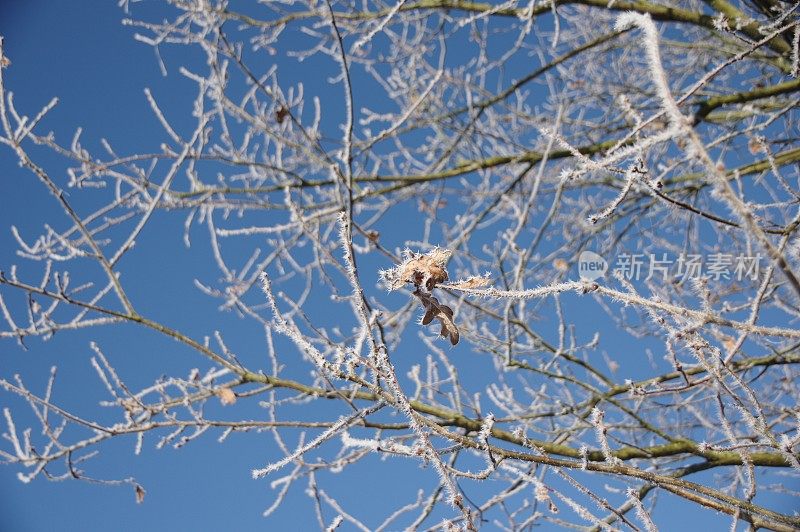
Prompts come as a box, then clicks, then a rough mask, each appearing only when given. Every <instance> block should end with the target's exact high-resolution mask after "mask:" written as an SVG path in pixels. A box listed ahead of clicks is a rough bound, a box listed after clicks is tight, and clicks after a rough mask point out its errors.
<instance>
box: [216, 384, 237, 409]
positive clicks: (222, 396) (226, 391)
mask: <svg viewBox="0 0 800 532" xmlns="http://www.w3.org/2000/svg"><path fill="white" fill-rule="evenodd" d="M214 393H215V394H216V395H217V397H219V402H220V403H222V404H223V405H224V406H228V405H232V404H233V403H235V402H236V394H235V393H233V390H231V389H230V388H218V389H217V391H216V392H214Z"/></svg>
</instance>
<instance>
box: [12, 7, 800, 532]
mask: <svg viewBox="0 0 800 532" xmlns="http://www.w3.org/2000/svg"><path fill="white" fill-rule="evenodd" d="M115 4H116V2H113V1H110V0H103V1H101V0H80V1H72V2H68V1H63V0H53V1H46V0H17V1H14V0H10V1H9V0H3V1H2V2H0V34H2V35H3V36H4V37H5V52H6V55H7V56H8V57H9V58H10V59H11V61H12V66H11V67H10V68H8V69H7V70H6V71H5V75H6V83H7V86H8V88H9V89H10V90H13V91H14V93H15V102H16V105H17V107H18V108H19V109H21V110H24V112H25V113H27V114H35V112H36V111H37V110H38V109H39V108H40V107H41V106H42V105H44V104H46V103H47V102H48V101H49V100H50V99H51V98H52V97H53V96H58V97H59V99H60V103H59V105H58V107H57V108H56V109H55V110H54V111H53V112H52V114H51V116H50V117H49V118H48V120H47V121H46V123H45V129H52V130H54V131H55V133H56V136H57V138H59V139H60V140H62V141H64V142H65V141H67V139H69V138H71V136H72V134H73V132H74V129H75V127H76V126H81V127H83V130H84V134H83V139H84V142H85V143H86V144H87V145H88V146H90V147H91V148H92V149H96V148H98V147H99V143H98V140H99V139H100V138H101V137H105V138H108V139H109V141H111V143H112V145H114V146H115V147H117V148H119V151H120V152H122V153H133V152H139V151H157V150H158V149H159V148H158V146H159V144H160V143H161V142H162V140H163V133H162V130H161V128H160V126H159V125H158V122H157V121H156V119H155V117H154V116H153V115H152V113H151V112H150V109H149V107H148V105H147V102H146V100H145V97H144V93H143V89H144V87H149V88H151V90H152V91H153V93H154V94H155V95H156V97H157V98H158V99H159V101H160V102H163V103H164V105H165V107H166V108H168V109H170V111H171V113H172V114H171V118H173V119H175V120H176V123H177V124H178V125H180V124H184V125H186V127H191V122H190V121H189V119H190V116H189V113H190V109H191V98H192V97H193V91H192V86H191V84H190V83H188V82H187V81H186V80H184V79H183V78H182V77H180V76H179V75H177V72H176V71H175V67H177V66H178V65H180V64H181V62H182V61H183V60H184V59H185V60H187V61H193V60H195V59H196V58H191V57H188V58H183V57H181V56H180V55H179V52H175V51H169V52H167V53H166V54H165V59H166V62H167V66H168V68H169V67H173V68H172V69H171V70H170V74H169V75H168V76H167V77H162V76H161V74H160V71H159V68H158V64H157V62H156V59H155V56H154V53H153V50H152V48H150V47H149V46H146V45H144V44H142V43H138V42H135V41H134V40H133V39H132V33H133V31H132V30H131V29H130V28H127V27H123V26H122V25H121V24H120V20H121V19H122V18H123V16H124V14H123V13H122V10H121V9H119V8H118V7H116V5H115ZM133 8H134V9H135V10H137V12H138V13H141V14H143V16H145V15H144V14H145V13H147V15H146V16H148V17H149V18H155V19H158V18H160V17H159V16H158V13H159V10H160V9H161V7H160V5H159V3H158V2H151V1H144V2H140V3H135V4H133ZM306 68H311V67H306ZM300 74H301V73H300V72H298V77H301V76H300ZM328 74H335V72H329V73H328ZM317 78H318V79H317V81H318V83H319V86H318V87H316V88H317V90H323V88H321V87H323V86H324V83H325V80H324V76H317ZM314 88H315V87H314V86H313V85H311V89H312V90H313V89H314ZM327 90H330V91H333V92H334V94H335V98H337V99H338V98H339V95H340V91H341V88H340V87H339V86H335V87H332V88H329V89H327ZM364 97H365V98H366V97H368V96H364ZM182 121H183V122H182ZM42 161H43V162H53V159H52V158H50V156H48V155H44V156H43V159H42ZM54 164H59V163H54ZM0 184H2V193H1V194H0V268H2V269H6V268H8V267H9V265H10V264H13V263H20V262H21V259H19V258H18V257H17V256H16V255H15V254H14V250H15V249H16V242H15V241H14V240H13V238H12V236H11V233H10V231H9V229H8V228H9V226H10V225H11V224H15V225H16V226H17V227H18V228H19V230H20V233H21V234H22V235H23V236H25V235H29V236H32V235H34V234H36V232H37V231H39V230H40V229H41V227H42V224H43V221H44V220H48V221H50V220H53V221H60V223H61V224H66V223H67V220H66V219H65V218H63V217H61V218H59V213H58V207H57V205H56V203H55V201H54V200H53V198H52V197H51V196H49V195H47V194H46V193H45V191H44V188H43V187H42V185H41V184H40V183H39V182H38V181H36V179H35V178H34V177H33V176H32V175H31V174H29V173H28V172H26V171H23V170H21V169H20V168H19V167H18V166H17V164H16V161H15V160H14V158H13V156H12V154H11V152H10V151H9V150H8V149H7V148H6V147H0ZM77 201H79V200H77ZM78 205H80V203H78ZM182 223H183V218H182V217H181V216H176V217H170V216H160V215H159V216H156V217H155V218H154V220H153V221H152V224H151V225H150V226H149V227H148V228H147V230H146V233H145V235H144V237H143V238H142V239H140V240H141V246H140V247H138V248H137V249H136V251H135V253H132V254H131V255H130V257H126V259H125V261H124V265H123V267H122V271H123V275H124V276H125V277H124V279H125V282H126V286H128V287H129V288H128V290H129V292H130V293H131V294H134V296H135V297H136V299H137V302H140V304H141V306H140V310H141V311H142V312H143V313H144V314H146V315H149V316H151V317H153V318H154V319H158V320H163V321H164V322H165V323H168V324H169V325H170V326H172V327H175V328H177V329H180V330H182V331H185V332H187V333H188V334H190V335H192V336H194V337H195V338H202V337H203V336H204V335H208V334H211V332H212V331H213V330H214V329H219V330H222V331H225V332H226V333H227V336H226V340H227V341H228V343H229V346H230V347H231V348H232V350H233V351H234V352H236V353H237V354H239V355H240V356H242V357H243V358H245V359H246V360H247V361H248V362H250V363H251V364H252V365H254V366H257V364H258V363H259V362H258V361H259V360H262V358H260V357H263V353H264V345H263V334H261V332H260V331H258V330H257V329H256V328H253V326H252V325H245V324H243V323H242V320H239V319H237V318H236V317H235V316H233V315H231V314H224V313H219V312H217V311H216V310H215V309H216V305H217V302H216V301H212V300H209V298H207V297H205V296H203V295H202V294H200V293H199V292H198V291H197V290H196V289H195V288H194V286H193V284H192V276H198V277H200V278H203V276H208V277H211V276H215V275H217V274H216V273H215V272H214V271H212V270H211V269H208V270H199V271H198V270H197V268H194V269H193V271H194V273H193V275H192V276H189V277H186V276H182V275H181V273H182V272H183V271H184V270H186V269H188V268H190V267H192V266H194V265H197V264H200V263H203V264H205V263H208V262H209V258H208V248H207V246H206V245H205V244H204V243H203V241H202V239H200V238H198V239H195V242H196V245H194V246H193V247H192V248H191V249H190V250H187V249H185V248H184V247H183V245H182V243H181V238H180V237H181V231H180V228H181V227H182ZM387 223H388V224H389V225H387V226H386V227H385V228H384V229H385V231H386V234H387V235H390V236H391V235H392V233H393V232H395V233H396V232H397V231H398V226H400V225H404V224H405V223H406V221H403V224H398V221H397V220H395V222H393V223H394V224H395V225H391V222H387ZM62 227H63V225H62ZM161 233H163V234H164V235H167V236H166V237H164V238H153V237H154V236H158V235H159V234H161ZM145 237H150V238H145ZM399 242H400V238H399V237H398V239H397V241H396V242H395V243H394V244H395V245H397V244H399ZM245 259H246V257H245ZM378 266H381V267H385V266H386V264H379V265H378ZM565 308H566V309H567V312H569V311H574V314H573V316H574V317H575V321H576V323H578V322H581V321H583V322H585V323H586V322H595V323H597V322H598V321H599V320H602V319H605V318H597V313H596V312H593V311H592V310H590V309H587V308H586V306H585V305H584V306H583V307H582V306H581V304H580V303H577V304H572V303H571V302H570V301H567V302H566V303H565ZM595 310H596V309H595ZM609 325H610V323H609ZM595 327H597V325H595ZM89 340H96V341H98V343H100V344H101V346H102V347H103V348H104V351H105V352H106V353H107V354H108V355H109V357H110V358H112V361H113V362H114V364H115V365H116V366H117V369H118V371H119V372H120V374H122V375H123V376H124V377H125V378H126V379H127V380H128V381H129V383H130V384H131V386H133V387H136V386H143V385H146V384H147V383H149V382H152V381H153V379H155V378H157V377H158V376H159V375H161V374H172V373H175V374H178V375H186V374H188V372H189V370H190V369H191V368H193V367H201V368H203V369H205V368H206V367H207V366H206V365H205V361H203V360H199V359H198V358H197V357H196V355H195V354H193V353H191V352H190V351H189V350H188V349H184V348H181V347H179V346H177V345H176V344H175V343H171V342H166V341H163V340H161V339H159V338H155V337H153V335H150V334H143V333H142V332H141V331H140V330H137V329H135V328H133V327H129V326H124V327H117V328H107V329H98V330H92V331H89V332H74V333H69V334H64V335H63V337H61V336H60V335H59V337H57V338H56V341H51V342H42V341H41V340H39V339H36V338H32V339H29V340H28V341H27V343H28V347H29V349H28V350H23V349H21V348H19V347H18V346H16V345H15V344H13V343H12V342H4V343H2V344H0V375H1V376H2V377H4V378H10V376H11V375H13V374H14V373H19V374H20V375H21V376H22V377H23V378H24V379H25V381H26V383H28V384H29V385H30V386H31V388H33V389H34V390H36V391H41V390H42V387H43V386H44V383H45V381H46V377H47V374H48V371H49V368H50V367H51V366H52V365H58V366H59V380H58V381H57V382H58V384H57V390H56V391H57V397H58V400H59V401H61V404H64V405H65V406H69V407H72V408H75V409H77V410H79V411H81V412H87V413H96V412H97V410H98V408H97V406H96V401H97V399H98V398H101V399H105V398H106V397H105V396H104V395H103V393H104V392H103V389H102V387H101V384H100V383H99V382H98V381H97V379H96V377H95V374H94V372H93V370H92V368H91V366H90V365H89V357H90V356H91V351H90V349H89ZM612 345H613V344H612ZM632 345H635V341H634V340H633V339H630V340H629V343H628V344H625V343H624V341H623V340H619V343H618V344H617V346H618V347H620V348H623V347H627V346H632ZM462 360H463V361H464V369H463V370H462V372H463V373H462V374H463V375H465V379H468V380H469V379H473V380H476V381H478V380H479V379H480V377H481V372H480V368H481V367H482V366H481V364H482V363H483V362H480V361H476V360H475V357H472V356H471V355H470V353H469V351H468V350H467V349H466V348H465V349H464V354H463V359H462ZM637 364H639V362H637V361H630V364H628V365H627V366H626V367H625V368H624V369H623V371H630V372H631V374H632V375H633V376H637V374H639V373H641V372H642V371H644V370H645V369H646V366H644V361H641V365H639V366H637ZM470 368H472V369H473V370H474V371H473V372H472V373H470V371H469V370H470ZM302 371H305V370H302ZM398 373H400V374H403V371H398ZM476 389H477V387H476ZM79 391H80V393H78V392H79ZM315 404H316V403H315ZM0 406H11V407H13V409H14V411H15V412H23V411H24V409H25V405H24V403H22V402H20V401H18V400H17V399H15V398H13V397H10V396H9V395H8V394H5V393H0ZM215 406H216V407H217V408H220V410H219V412H216V413H218V414H219V415H221V416H223V415H224V414H225V412H224V411H223V410H222V409H221V407H219V406H218V405H212V406H210V407H209V408H214V407H215ZM315 408H316V407H315ZM331 408H333V407H331ZM331 412H338V410H331V411H330V412H328V411H325V412H321V411H314V412H310V413H309V417H310V418H318V419H326V417H327V418H330V417H331V416H332V415H335V414H331ZM96 415H97V416H100V415H101V414H96ZM253 415H254V416H255V415H258V410H255V409H254V410H253ZM90 417H91V416H90ZM334 419H335V418H334ZM26 421H27V422H32V420H31V419H26V418H25V417H24V415H21V416H20V418H19V419H17V425H18V428H19V427H21V426H24V425H25V423H26ZM0 424H4V422H3V421H0ZM4 429H5V427H4V426H3V430H4ZM133 443H134V442H133V439H120V441H115V442H112V443H111V444H110V445H106V446H104V447H103V449H102V453H101V454H100V456H99V457H98V458H96V459H94V460H93V461H92V462H90V464H89V465H87V474H88V475H89V476H95V477H99V478H109V479H116V478H125V477H127V476H133V477H135V478H136V479H137V481H138V482H140V483H141V484H142V485H143V486H144V488H145V489H146V490H147V496H146V499H145V502H144V503H143V504H141V505H137V504H136V503H135V498H134V493H133V490H132V489H131V488H130V487H129V486H122V487H104V486H98V485H95V484H91V483H84V482H74V481H67V482H59V483H51V482H46V481H45V480H44V479H42V478H39V479H37V480H36V481H34V482H33V483H31V484H27V485H26V484H22V483H20V482H18V481H17V480H16V478H15V474H16V471H15V470H13V469H12V468H10V467H5V468H0V530H3V531H5V530H9V531H17V530H22V531H26V530H37V531H38V530H76V531H77V530H82V531H86V530H213V529H218V530H228V529H239V530H250V529H256V528H261V529H270V530H280V529H288V528H312V527H315V523H316V520H315V518H314V516H313V510H312V509H311V504H310V502H309V499H308V497H307V496H306V495H305V494H304V493H303V492H302V488H304V487H305V486H302V487H301V486H296V487H295V488H294V489H293V491H292V493H291V495H290V497H289V499H288V501H287V504H285V505H284V507H283V508H282V509H281V510H280V511H279V512H277V513H276V514H275V515H274V516H273V517H271V518H270V519H269V520H265V519H263V518H262V517H261V515H260V514H261V512H262V511H263V510H264V509H265V508H267V507H268V506H269V505H270V504H271V502H272V496H273V494H274V491H273V490H272V489H270V487H269V482H270V480H271V479H269V478H268V479H266V480H260V481H253V480H251V479H250V471H251V469H252V468H255V467H263V466H264V465H266V463H268V461H270V458H274V457H275V456H276V454H275V448H274V443H273V441H272V439H271V438H270V437H269V436H268V435H260V436H259V435H255V434H244V435H234V436H232V437H231V438H230V439H229V440H228V441H227V442H225V443H224V444H218V443H217V442H216V435H214V434H212V435H206V436H204V437H203V438H202V439H201V440H199V441H197V442H194V443H193V444H190V445H187V446H186V447H185V448H183V449H181V450H177V451H176V450H173V449H171V448H166V449H163V450H156V449H155V448H154V445H155V441H154V440H153V439H152V438H151V439H149V440H147V441H146V443H145V446H144V450H143V452H142V454H141V455H140V456H138V457H137V456H134V455H133ZM376 474H378V475H380V476H381V479H385V478H387V477H388V478H390V479H391V482H384V481H382V482H381V485H382V486H383V487H382V488H381V490H382V491H383V494H382V495H380V496H378V495H377V494H376V491H375V489H374V483H375V477H374V475H376ZM324 476H325V478H324V480H325V482H330V483H336V482H337V480H336V478H335V477H332V476H331V475H329V474H325V475H324ZM344 479H345V477H343V478H342V482H345V484H341V485H339V486H338V487H339V488H340V490H339V491H338V492H337V494H336V495H337V498H338V499H339V500H340V502H342V503H343V504H345V507H347V505H348V504H349V505H351V508H353V509H354V513H356V514H358V515H361V516H364V515H367V516H369V515H370V512H372V513H373V515H374V516H375V517H376V518H377V516H380V515H384V514H385V511H386V509H388V508H396V507H397V506H399V504H400V503H402V502H412V501H413V500H414V498H415V496H416V490H417V489H418V488H425V489H426V490H430V488H431V486H432V485H434V483H435V480H436V479H435V475H434V474H433V472H432V471H426V472H420V471H418V470H417V465H416V464H412V463H410V462H400V461H396V462H392V461H388V462H378V461H377V459H376V460H374V461H372V462H370V461H367V462H365V463H362V464H360V465H358V466H357V467H356V468H354V469H353V471H351V472H350V474H349V475H348V476H347V477H346V480H344ZM598 481H602V479H598ZM773 481H776V480H775V479H774V478H773ZM660 497H662V498H664V500H663V501H662V502H666V503H667V504H662V505H661V506H660V507H659V509H658V511H657V512H656V516H657V517H659V518H660V519H662V521H661V522H662V523H664V524H665V525H666V527H665V528H672V527H677V526H678V525H679V524H685V521H684V517H685V516H689V515H691V516H692V520H693V521H692V522H693V524H694V525H696V526H700V525H701V524H704V525H708V526H713V527H714V528H720V527H725V526H727V523H728V519H727V518H718V517H717V516H715V515H714V514H713V513H712V512H697V511H696V510H694V509H692V508H690V506H689V505H687V504H685V503H683V502H678V501H676V500H675V499H670V498H669V497H668V496H665V495H660ZM787 500H788V499H787ZM365 503H366V504H365ZM780 504H781V501H778V503H777V506H776V505H775V504H772V505H771V506H772V507H773V508H775V509H779V510H781V509H782V510H783V511H788V510H789V508H788V507H783V508H780ZM332 517H333V514H332V513H328V514H326V519H331V518H332ZM367 522H368V523H370V524H372V525H375V524H377V523H378V522H379V521H376V520H374V519H373V520H372V521H370V520H369V519H367ZM433 522H435V521H433ZM712 524H713V525H712ZM344 529H347V527H346V526H345V527H344Z"/></svg>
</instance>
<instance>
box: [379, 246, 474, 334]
mask: <svg viewBox="0 0 800 532" xmlns="http://www.w3.org/2000/svg"><path fill="white" fill-rule="evenodd" d="M450 255H451V252H450V250H449V249H443V248H438V247H437V248H434V249H432V250H431V251H429V252H428V253H425V254H422V253H416V252H413V251H411V250H409V249H406V250H405V251H403V262H401V263H400V264H399V265H397V266H395V267H394V268H391V269H388V270H383V271H381V278H382V279H383V281H384V282H385V283H386V285H387V286H388V288H389V290H390V291H391V290H397V289H399V288H401V287H403V286H404V285H405V284H406V283H410V284H413V285H414V292H413V295H414V296H415V297H416V298H417V299H419V301H420V303H422V307H423V309H424V310H425V314H424V315H423V316H422V321H421V323H422V325H428V324H430V323H431V322H433V320H438V321H439V323H440V324H441V326H442V329H441V331H440V333H439V334H440V335H441V336H442V337H444V338H447V339H449V340H450V343H451V344H453V345H456V344H457V343H458V340H459V338H460V337H461V335H460V333H459V332H458V327H457V326H456V323H455V321H454V320H453V309H452V308H450V307H449V306H447V305H443V304H441V303H440V302H439V300H438V299H437V298H435V297H434V296H433V295H431V291H432V290H433V289H434V288H436V286H437V285H439V284H441V283H443V282H445V281H447V280H448V279H449V277H448V274H447V261H448V260H449V259H450ZM487 283H488V280H487V279H486V278H484V277H470V278H469V279H467V280H464V281H459V282H458V283H455V284H453V285H448V286H449V287H452V288H479V287H482V286H485V285H486V284H487Z"/></svg>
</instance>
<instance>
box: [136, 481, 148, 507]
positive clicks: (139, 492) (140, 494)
mask: <svg viewBox="0 0 800 532" xmlns="http://www.w3.org/2000/svg"><path fill="white" fill-rule="evenodd" d="M133 489H134V490H136V504H142V503H143V502H144V496H145V494H146V493H147V492H146V491H145V490H144V488H143V487H141V486H140V485H139V484H134V486H133Z"/></svg>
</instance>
